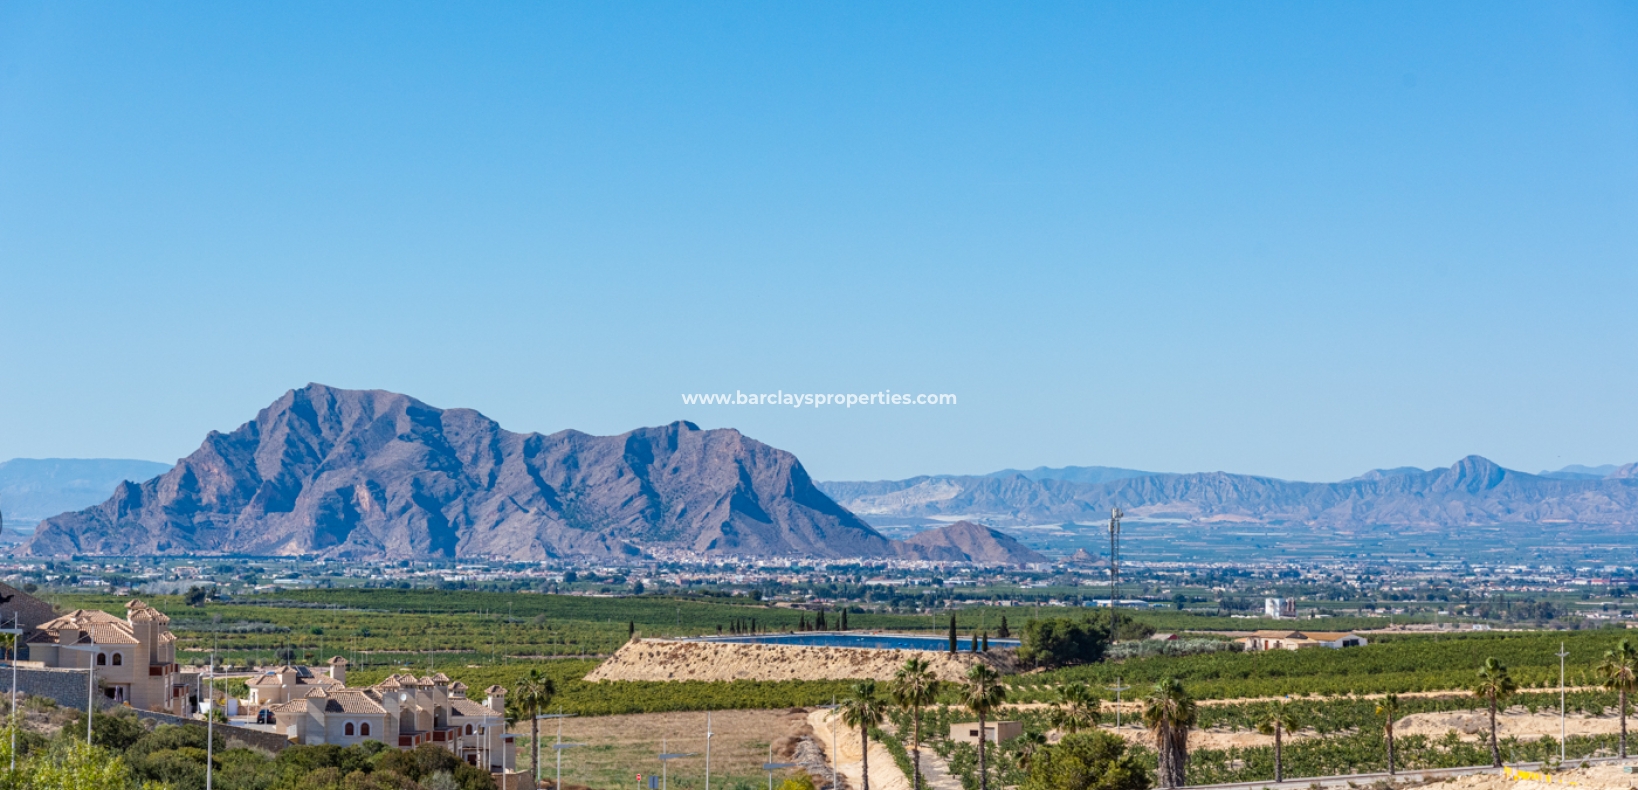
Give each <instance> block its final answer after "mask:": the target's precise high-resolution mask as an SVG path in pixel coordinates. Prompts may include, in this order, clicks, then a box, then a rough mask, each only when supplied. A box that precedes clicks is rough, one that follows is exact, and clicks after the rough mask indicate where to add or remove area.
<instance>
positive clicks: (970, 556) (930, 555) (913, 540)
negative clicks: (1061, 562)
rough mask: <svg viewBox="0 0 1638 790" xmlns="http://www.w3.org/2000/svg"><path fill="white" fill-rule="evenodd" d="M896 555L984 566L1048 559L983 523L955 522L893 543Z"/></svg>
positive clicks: (1019, 563) (1045, 560)
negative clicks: (897, 553)
mask: <svg viewBox="0 0 1638 790" xmlns="http://www.w3.org/2000/svg"><path fill="white" fill-rule="evenodd" d="M895 548H897V549H898V551H899V555H900V556H902V557H906V558H914V559H922V560H933V561H937V562H976V563H980V564H984V565H1026V564H1028V563H1032V562H1047V561H1048V560H1047V558H1046V557H1045V556H1042V555H1041V554H1039V553H1037V552H1036V551H1034V550H1032V549H1030V548H1029V547H1028V546H1025V545H1024V544H1022V543H1019V542H1018V539H1017V538H1014V537H1012V536H1011V535H1008V534H1006V533H1005V532H997V531H996V530H993V529H990V528H989V527H986V526H984V525H982V524H974V523H973V522H971V521H957V522H956V523H954V524H951V525H949V526H947V527H939V528H938V529H929V530H926V531H925V532H918V533H916V534H915V535H913V536H911V537H909V538H906V539H904V540H902V541H896V542H895Z"/></svg>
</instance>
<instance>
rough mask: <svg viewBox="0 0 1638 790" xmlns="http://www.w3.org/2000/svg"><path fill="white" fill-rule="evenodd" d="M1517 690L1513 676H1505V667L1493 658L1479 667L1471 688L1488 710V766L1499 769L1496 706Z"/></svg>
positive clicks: (1499, 754)
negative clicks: (1487, 706) (1483, 700)
mask: <svg viewBox="0 0 1638 790" xmlns="http://www.w3.org/2000/svg"><path fill="white" fill-rule="evenodd" d="M1518 690H1519V685H1518V684H1517V683H1515V682H1513V676H1512V675H1509V674H1507V667H1506V666H1504V665H1503V664H1502V662H1500V661H1497V660H1496V658H1495V656H1491V657H1490V658H1487V659H1485V660H1484V666H1482V667H1479V682H1478V683H1476V684H1474V686H1473V695H1474V696H1476V697H1482V698H1484V699H1485V701H1486V702H1487V703H1488V705H1489V708H1490V765H1491V766H1493V767H1495V768H1500V767H1501V764H1502V761H1501V745H1500V744H1499V743H1497V741H1496V704H1497V703H1498V702H1500V701H1501V700H1505V699H1507V698H1508V697H1511V696H1513V692H1515V691H1518Z"/></svg>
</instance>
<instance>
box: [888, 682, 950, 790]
mask: <svg viewBox="0 0 1638 790" xmlns="http://www.w3.org/2000/svg"><path fill="white" fill-rule="evenodd" d="M942 685H943V684H942V683H940V682H939V679H938V678H937V677H936V676H935V675H933V670H932V668H931V667H930V666H929V665H928V663H927V660H926V659H923V658H911V659H910V660H908V661H906V662H904V666H902V667H899V671H898V672H896V673H894V675H893V702H894V703H896V704H897V705H898V706H899V707H900V708H903V709H904V710H907V711H910V726H911V736H910V756H911V763H912V765H913V767H912V770H913V771H914V773H915V776H912V777H911V778H910V787H911V790H921V709H922V708H925V707H927V706H928V705H931V704H933V702H934V701H936V700H937V699H938V692H939V687H940V686H942Z"/></svg>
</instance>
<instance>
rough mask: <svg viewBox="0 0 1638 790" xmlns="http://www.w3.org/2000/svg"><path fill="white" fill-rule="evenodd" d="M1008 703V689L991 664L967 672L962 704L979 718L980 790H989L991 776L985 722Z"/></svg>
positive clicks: (962, 692) (975, 666)
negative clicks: (986, 756) (988, 765)
mask: <svg viewBox="0 0 1638 790" xmlns="http://www.w3.org/2000/svg"><path fill="white" fill-rule="evenodd" d="M1006 701H1007V687H1006V686H1003V685H1001V674H1000V673H998V672H996V671H995V670H993V669H991V668H990V665H989V664H974V665H973V668H972V669H969V670H967V685H966V687H965V688H963V689H962V690H961V702H962V704H964V705H966V706H967V710H970V711H972V712H973V713H974V714H977V716H978V790H989V787H990V785H989V774H988V773H986V772H985V762H984V752H985V751H986V749H985V748H984V747H985V745H986V744H988V743H989V740H990V739H989V734H988V733H987V732H985V730H984V721H985V719H987V718H989V715H990V714H991V713H994V712H995V711H996V710H997V709H998V708H1000V707H1001V704H1002V703H1004V702H1006Z"/></svg>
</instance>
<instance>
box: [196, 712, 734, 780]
mask: <svg viewBox="0 0 1638 790" xmlns="http://www.w3.org/2000/svg"><path fill="white" fill-rule="evenodd" d="M715 734H716V733H713V732H711V711H706V712H705V790H711V736H712V735H715ZM205 790H210V788H208V787H207V788H205ZM553 790H556V788H553Z"/></svg>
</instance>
